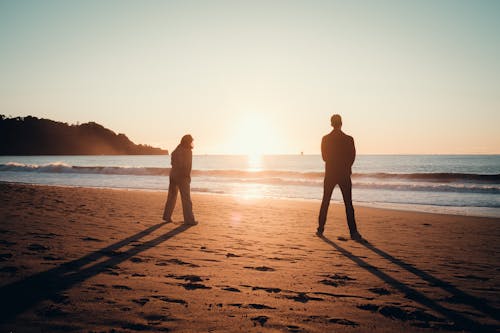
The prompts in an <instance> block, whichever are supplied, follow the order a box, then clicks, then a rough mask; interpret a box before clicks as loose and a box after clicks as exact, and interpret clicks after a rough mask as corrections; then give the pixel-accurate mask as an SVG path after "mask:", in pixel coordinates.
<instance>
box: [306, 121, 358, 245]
mask: <svg viewBox="0 0 500 333" xmlns="http://www.w3.org/2000/svg"><path fill="white" fill-rule="evenodd" d="M331 124H332V127H333V131H331V132H330V133H329V134H327V135H325V136H324V137H323V140H322V141H321V155H322V157H323V161H325V180H324V183H323V201H322V202H321V209H320V211H319V219H318V222H319V225H318V231H317V232H316V234H317V235H318V236H322V235H323V231H324V229H325V223H326V216H327V214H328V207H329V206H330V200H331V198H332V193H333V189H334V188H335V186H336V185H337V184H338V185H339V187H340V190H341V191H342V197H343V198H344V204H345V212H346V215H347V225H348V226H349V231H350V233H351V238H352V239H354V240H361V235H360V234H359V233H358V230H357V228H356V221H355V219H354V208H353V206H352V183H351V173H352V172H351V167H352V164H353V163H354V159H355V158H356V148H354V140H353V138H352V137H351V136H349V135H347V134H345V133H344V132H342V130H341V128H342V118H341V117H340V115H338V114H334V115H333V116H332V118H331Z"/></svg>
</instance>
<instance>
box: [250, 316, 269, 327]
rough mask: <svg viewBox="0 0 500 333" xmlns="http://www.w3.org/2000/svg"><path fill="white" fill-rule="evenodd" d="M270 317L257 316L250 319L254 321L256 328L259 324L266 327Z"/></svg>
mask: <svg viewBox="0 0 500 333" xmlns="http://www.w3.org/2000/svg"><path fill="white" fill-rule="evenodd" d="M268 319H269V317H268V316H257V317H253V318H250V320H251V321H253V322H254V323H253V325H254V326H256V325H257V323H259V324H260V326H264V324H265V323H266V322H267V321H268Z"/></svg>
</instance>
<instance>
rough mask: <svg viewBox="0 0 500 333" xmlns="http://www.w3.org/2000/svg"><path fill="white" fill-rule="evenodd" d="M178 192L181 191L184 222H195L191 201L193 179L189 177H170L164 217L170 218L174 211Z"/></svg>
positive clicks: (165, 218)
mask: <svg viewBox="0 0 500 333" xmlns="http://www.w3.org/2000/svg"><path fill="white" fill-rule="evenodd" d="M177 192H181V201H182V212H183V215H184V222H194V215H193V204H192V203H191V180H190V179H189V178H179V179H177V178H175V177H170V184H169V186H168V197H167V202H166V203H165V210H164V211H163V219H164V220H167V221H168V220H170V219H171V218H172V213H173V212H174V208H175V202H176V201H177Z"/></svg>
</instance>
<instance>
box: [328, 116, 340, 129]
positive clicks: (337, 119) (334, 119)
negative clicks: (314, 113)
mask: <svg viewBox="0 0 500 333" xmlns="http://www.w3.org/2000/svg"><path fill="white" fill-rule="evenodd" d="M330 121H331V124H332V127H333V128H335V129H337V128H338V129H340V128H341V127H342V117H341V116H340V115H339V114H334V115H333V116H332V118H331V119H330Z"/></svg>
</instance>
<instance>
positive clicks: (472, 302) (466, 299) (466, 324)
mask: <svg viewBox="0 0 500 333" xmlns="http://www.w3.org/2000/svg"><path fill="white" fill-rule="evenodd" d="M320 238H321V239H322V240H323V241H324V242H325V243H327V244H329V245H331V246H332V247H333V248H334V249H336V250H337V251H339V252H340V253H342V254H343V255H344V256H346V257H347V258H349V259H350V260H352V261H353V262H355V263H356V264H357V265H359V266H360V267H361V268H364V269H365V270H367V271H368V272H370V273H371V274H373V275H375V276H376V277H378V278H379V279H381V280H383V281H384V282H386V283H388V284H390V285H391V286H392V287H393V288H395V289H397V290H399V291H400V292H402V293H403V294H405V297H406V298H408V299H411V300H413V301H415V302H417V303H419V304H421V305H423V306H425V307H427V308H429V309H432V310H434V311H436V312H438V313H440V314H442V315H443V316H445V317H446V318H448V319H449V320H451V321H453V322H454V326H455V329H460V330H462V329H463V330H470V331H474V332H479V331H481V332H490V331H495V329H496V328H498V327H496V328H495V327H493V326H489V325H483V324H481V323H478V322H476V321H474V320H472V319H469V318H467V317H465V316H464V315H462V314H461V313H459V312H457V311H454V310H451V309H448V308H446V307H444V306H442V305H441V304H439V303H437V302H436V301H435V300H433V299H431V298H429V297H427V296H426V295H424V294H423V293H421V292H420V291H418V290H415V289H413V288H411V287H409V286H408V285H406V284H404V283H403V282H401V281H398V280H396V279H395V278H393V277H391V276H390V275H388V274H387V273H384V272H383V271H382V270H381V269H379V268H377V267H375V266H372V265H370V264H369V263H368V262H366V261H365V260H363V259H361V258H360V257H358V256H356V255H354V254H353V253H351V252H349V251H348V250H346V249H344V248H343V247H341V246H339V245H338V244H336V243H334V242H333V241H331V240H330V239H328V238H326V237H324V236H322V237H320ZM360 244H362V245H364V246H365V247H366V248H367V249H369V250H371V251H373V252H374V253H376V254H378V255H380V256H381V257H383V258H385V259H387V260H389V261H391V262H392V263H394V264H395V265H398V266H400V267H401V268H403V269H405V270H407V271H408V272H410V273H413V274H415V275H416V276H418V277H420V278H421V279H423V280H425V281H427V282H429V283H430V284H431V285H432V286H433V287H439V288H441V289H443V290H445V291H447V292H449V293H450V294H452V295H453V296H454V297H455V298H456V299H457V300H458V301H457V303H458V302H459V303H462V304H465V305H467V306H470V307H472V308H474V309H476V310H478V311H480V312H482V313H484V314H485V315H487V316H489V317H490V318H493V319H495V320H498V318H499V313H498V310H496V309H495V308H493V307H491V306H489V305H488V304H487V303H486V301H485V300H483V299H480V298H476V297H474V296H471V295H469V294H467V293H465V292H463V291H461V290H459V289H457V288H456V287H454V286H453V285H451V284H450V283H448V282H445V281H443V280H440V279H438V278H436V277H434V276H432V275H430V274H429V273H426V272H424V271H421V270H419V269H418V268H415V267H414V266H412V265H410V264H408V263H405V262H403V261H402V260H400V259H397V258H395V257H393V256H392V255H390V254H388V253H386V252H384V251H382V250H380V249H378V248H376V247H375V246H373V245H372V244H370V243H368V242H360Z"/></svg>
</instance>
